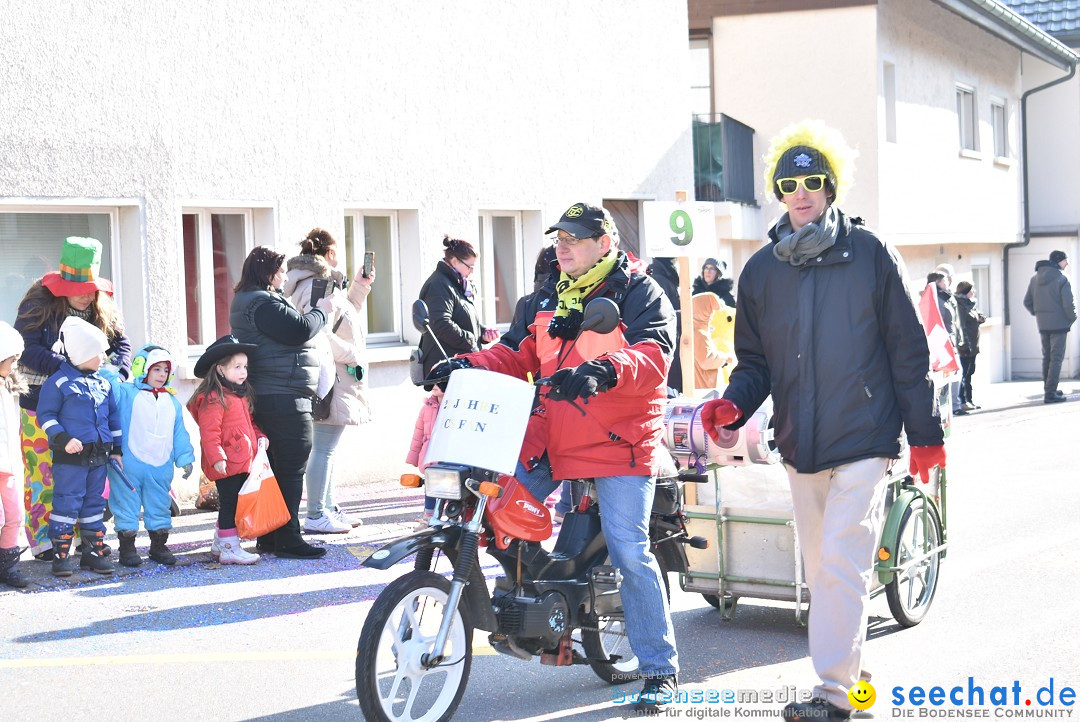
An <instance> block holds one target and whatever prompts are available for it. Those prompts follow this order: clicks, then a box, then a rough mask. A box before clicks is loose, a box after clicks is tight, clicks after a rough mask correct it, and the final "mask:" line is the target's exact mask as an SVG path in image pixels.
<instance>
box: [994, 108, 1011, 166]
mask: <svg viewBox="0 0 1080 722" xmlns="http://www.w3.org/2000/svg"><path fill="white" fill-rule="evenodd" d="M1006 118H1007V116H1006V115H1005V101H1004V100H991V101H990V124H991V125H992V126H993V129H994V157H996V158H1008V157H1009V127H1008V125H1007V120H1006Z"/></svg>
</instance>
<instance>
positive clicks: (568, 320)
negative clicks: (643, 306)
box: [549, 248, 618, 338]
mask: <svg viewBox="0 0 1080 722" xmlns="http://www.w3.org/2000/svg"><path fill="white" fill-rule="evenodd" d="M616 260H618V254H617V253H616V252H615V249H614V248H613V249H611V250H610V251H608V253H607V254H606V255H604V256H601V257H600V260H599V261H597V262H596V265H594V266H593V267H592V268H590V269H589V270H588V271H586V272H585V273H583V274H582V275H581V276H579V277H578V278H576V279H574V278H570V276H568V275H566V273H565V272H563V271H560V272H559V280H558V281H557V282H556V283H555V292H556V293H557V294H558V295H559V301H558V303H557V304H556V306H555V316H554V317H553V318H552V319H551V326H550V327H549V331H550V333H551V335H552V336H555V337H557V338H573V337H574V336H575V335H576V334H577V330H578V327H580V326H581V319H582V316H583V309H582V301H583V300H584V299H585V298H586V297H587V296H588V295H589V294H590V293H592V292H593V291H595V290H596V287H597V286H599V285H600V284H601V283H603V282H604V279H605V278H607V277H608V275H610V274H611V270H612V269H613V268H615V261H616Z"/></svg>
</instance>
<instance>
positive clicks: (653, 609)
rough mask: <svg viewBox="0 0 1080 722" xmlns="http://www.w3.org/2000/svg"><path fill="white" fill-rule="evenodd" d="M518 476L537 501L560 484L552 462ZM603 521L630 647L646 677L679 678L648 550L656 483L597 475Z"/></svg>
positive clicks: (654, 565)
mask: <svg viewBox="0 0 1080 722" xmlns="http://www.w3.org/2000/svg"><path fill="white" fill-rule="evenodd" d="M515 477H516V478H517V480H518V481H519V482H521V483H522V484H524V485H525V488H526V489H528V490H529V493H530V494H532V495H533V496H534V497H536V498H537V499H539V500H541V503H542V500H543V499H546V498H547V497H548V495H550V494H551V492H553V491H555V487H556V486H558V484H559V482H558V481H555V480H553V479H552V478H551V467H550V465H549V464H548V463H547V457H546V456H545V457H544V458H543V460H542V461H541V462H540V464H538V465H537V466H536V467H535V468H534V469H533V470H532V471H531V472H530V471H526V469H525V467H524V466H522V464H521V463H520V462H519V463H518V467H517V472H516V473H515ZM596 489H597V496H598V497H599V502H600V518H601V519H602V522H601V523H602V526H603V530H604V538H605V539H607V547H608V554H610V555H611V562H612V564H614V565H615V566H616V567H618V568H619V571H621V572H622V575H623V587H622V603H623V613H624V615H623V616H624V619H625V622H626V634H627V636H628V637H629V639H630V648H631V649H633V650H634V654H636V655H637V658H638V664H639V666H640V669H641V674H642V676H644V677H662V676H666V675H672V674H678V672H679V653H678V652H676V651H675V630H674V628H673V627H672V625H671V614H670V613H669V612H668V606H667V599H666V598H665V596H664V583H663V581H662V580H661V579H660V567H659V565H657V563H656V557H655V556H653V554H652V552H651V551H649V514H650V513H651V512H652V504H653V494H654V493H655V491H656V482H655V479H652V478H650V477H648V476H598V477H596Z"/></svg>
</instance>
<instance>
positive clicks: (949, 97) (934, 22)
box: [877, 0, 1021, 246]
mask: <svg viewBox="0 0 1080 722" xmlns="http://www.w3.org/2000/svg"><path fill="white" fill-rule="evenodd" d="M878 8H879V13H880V14H879V23H878V28H879V33H880V35H879V48H880V58H879V67H878V69H877V72H878V74H879V76H880V74H881V72H882V70H881V65H882V64H883V63H886V62H890V63H892V64H893V65H894V66H895V68H896V142H895V143H892V142H888V141H886V140H885V133H884V130H882V132H881V135H880V137H879V142H878V146H879V148H880V153H881V173H880V175H879V177H878V190H879V195H880V199H881V200H880V203H881V206H880V207H881V224H880V228H881V232H882V234H883V235H884V236H885V237H886V238H888V240H890V241H892V242H894V243H896V244H897V245H899V246H903V245H908V244H931V245H948V244H951V243H987V242H990V243H1002V244H1004V243H1014V242H1015V241H1016V240H1017V238H1018V234H1019V233H1020V230H1021V224H1020V201H1019V198H1020V173H1019V162H1018V159H1019V137H1020V136H1019V122H1020V121H1019V98H1020V53H1019V51H1017V50H1016V49H1015V48H1013V47H1012V46H1010V45H1007V44H1006V43H1005V42H1003V41H1001V40H998V39H996V38H994V37H993V36H992V35H990V34H989V33H987V32H986V31H984V30H981V29H979V28H977V27H975V26H974V25H972V24H971V23H968V22H966V21H965V20H963V19H961V18H960V17H959V16H957V15H955V14H953V13H951V12H949V11H948V10H945V9H943V8H941V7H940V6H938V5H936V4H935V3H932V2H929V1H928V0H915V1H914V2H913V1H911V0H884V1H883V2H881V3H879V4H878ZM958 83H962V84H964V85H967V86H970V87H972V88H974V90H975V96H976V97H975V103H976V108H977V113H978V136H979V151H978V154H977V157H966V156H970V155H971V154H966V156H965V155H962V154H961V152H960V142H959V130H958V121H957V113H956V86H957V84H958ZM992 97H993V98H996V99H998V100H1004V101H1005V103H1006V113H1007V116H1008V139H1009V153H1008V156H1007V158H1006V159H1005V160H997V159H995V157H994V135H993V130H992V127H991V119H990V101H991V98H992Z"/></svg>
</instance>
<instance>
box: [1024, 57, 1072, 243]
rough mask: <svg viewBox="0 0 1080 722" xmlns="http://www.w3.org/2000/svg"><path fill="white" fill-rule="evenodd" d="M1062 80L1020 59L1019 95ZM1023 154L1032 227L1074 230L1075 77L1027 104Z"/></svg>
mask: <svg viewBox="0 0 1080 722" xmlns="http://www.w3.org/2000/svg"><path fill="white" fill-rule="evenodd" d="M1074 50H1080V49H1078V48H1074ZM1066 74H1067V73H1066V72H1065V71H1063V70H1061V69H1060V68H1055V67H1053V66H1050V65H1048V64H1046V63H1043V62H1040V61H1038V60H1032V59H1029V58H1025V62H1024V78H1023V82H1024V91H1025V92H1026V91H1028V90H1031V89H1032V88H1036V87H1038V86H1040V85H1044V84H1046V83H1049V82H1052V81H1054V80H1056V79H1058V78H1061V77H1064V76H1065V75H1066ZM1028 152H1029V154H1030V161H1029V162H1030V172H1031V178H1030V183H1029V188H1028V192H1029V194H1030V202H1031V225H1032V227H1033V228H1036V229H1038V228H1063V227H1064V228H1072V229H1073V230H1075V229H1076V228H1077V227H1080V201H1078V198H1080V193H1078V192H1077V187H1076V184H1077V182H1078V181H1080V77H1078V76H1074V77H1073V78H1072V80H1069V81H1067V82H1064V83H1061V84H1060V85H1055V86H1054V87H1052V88H1047V89H1046V90H1042V91H1039V92H1038V93H1035V94H1033V95H1031V96H1030V97H1029V98H1028Z"/></svg>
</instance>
